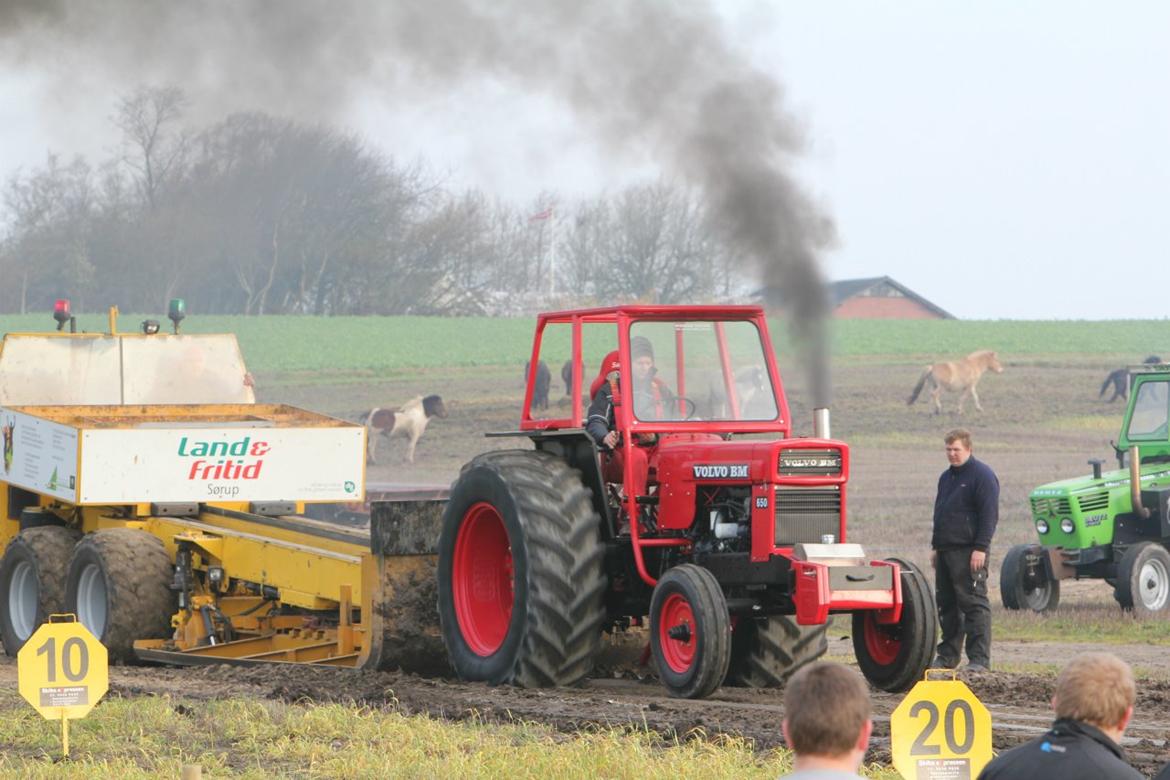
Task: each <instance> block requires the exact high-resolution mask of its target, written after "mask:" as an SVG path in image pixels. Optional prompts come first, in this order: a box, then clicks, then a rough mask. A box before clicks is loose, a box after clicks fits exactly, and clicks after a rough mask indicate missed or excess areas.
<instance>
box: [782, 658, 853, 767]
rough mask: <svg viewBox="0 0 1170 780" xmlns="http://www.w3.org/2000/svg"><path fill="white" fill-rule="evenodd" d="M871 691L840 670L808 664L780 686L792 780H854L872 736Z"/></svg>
mask: <svg viewBox="0 0 1170 780" xmlns="http://www.w3.org/2000/svg"><path fill="white" fill-rule="evenodd" d="M869 714H870V702H869V688H868V687H867V686H866V684H865V681H864V680H862V679H861V675H859V674H858V673H857V672H856V671H854V670H853V669H850V668H849V667H847V666H842V665H841V664H835V663H826V662H823V661H822V662H819V663H815V664H810V665H808V666H806V667H804V668H803V669H801V670H800V671H798V672H797V673H796V674H794V675H792V679H790V680H789V681H788V684H787V685H785V686H784V720H783V722H782V723H781V728H782V729H783V731H784V741H785V742H787V743H788V747H790V748H792V751H793V752H794V753H795V754H796V758H795V760H794V761H793V767H792V768H793V771H792V774H789V775H785V777H787V778H790V779H791V780H856V779H857V778H858V777H860V775H858V774H857V768H858V767H859V766H860V765H861V760H862V759H863V758H865V750H866V748H867V747H869V735H870V733H871V732H872V731H873V721H872V720H870V717H869Z"/></svg>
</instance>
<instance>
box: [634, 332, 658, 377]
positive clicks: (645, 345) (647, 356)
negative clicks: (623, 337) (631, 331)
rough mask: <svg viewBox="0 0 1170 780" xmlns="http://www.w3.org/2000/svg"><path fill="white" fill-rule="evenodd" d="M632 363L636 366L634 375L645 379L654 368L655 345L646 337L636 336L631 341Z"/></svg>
mask: <svg viewBox="0 0 1170 780" xmlns="http://www.w3.org/2000/svg"><path fill="white" fill-rule="evenodd" d="M630 362H631V363H633V365H634V373H635V374H636V375H637V376H638V377H640V378H644V377H646V376H647V375H648V374H649V373H650V369H652V368H654V345H653V344H651V343H650V339H648V338H646V337H645V336H634V337H633V338H632V339H630Z"/></svg>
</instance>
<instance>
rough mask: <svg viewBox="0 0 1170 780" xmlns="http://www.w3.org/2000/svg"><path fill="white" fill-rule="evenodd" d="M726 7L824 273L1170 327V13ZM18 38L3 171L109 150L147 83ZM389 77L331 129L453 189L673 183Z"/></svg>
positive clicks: (954, 5) (522, 95) (452, 90)
mask: <svg viewBox="0 0 1170 780" xmlns="http://www.w3.org/2000/svg"><path fill="white" fill-rule="evenodd" d="M22 1H23V0H0V3H9V2H22ZM536 1H537V0H533V2H536ZM342 7H344V4H342ZM619 7H620V4H619ZM651 7H652V6H651ZM716 9H717V13H718V14H719V16H720V17H721V18H722V20H723V23H724V25H725V31H724V32H723V33H722V34H724V35H726V36H727V37H728V38H729V39H730V40H731V42H732V47H733V48H734V49H735V50H736V51H738V52H741V53H742V55H743V56H744V57H746V58H747V59H749V60H750V61H751V62H752V63H753V64H754V65H756V66H757V67H759V68H760V69H762V70H764V71H766V72H767V73H769V74H772V75H773V76H774V77H775V78H776V79H777V81H778V82H779V83H780V84H781V86H782V87H783V89H784V91H785V95H786V98H785V105H786V107H787V110H788V113H789V114H790V115H792V116H793V117H795V119H796V120H797V123H798V124H799V126H800V127H802V128H803V134H804V141H805V145H806V151H805V154H804V157H803V159H802V160H801V161H800V163H799V164H798V167H797V169H796V174H797V176H798V178H799V180H800V181H802V182H803V183H804V184H805V185H806V187H807V189H808V192H809V194H810V196H811V197H812V199H813V200H814V201H816V202H818V203H819V204H821V206H822V207H823V209H824V211H825V212H827V213H828V214H829V215H830V216H831V217H832V218H833V220H834V221H835V222H836V226H837V233H838V241H837V245H836V247H835V248H833V249H831V250H829V251H827V252H826V253H824V255H823V257H822V264H823V267H824V271H825V275H826V276H827V277H828V278H830V279H847V278H857V277H869V276H882V275H889V276H892V277H893V278H895V279H896V280H898V281H899V282H901V283H902V284H903V285H905V286H907V287H909V288H910V289H912V290H914V291H915V292H918V293H919V294H921V295H923V296H924V297H926V298H928V299H930V300H931V301H933V302H934V303H936V304H937V305H939V306H941V307H942V308H944V309H946V310H948V311H950V312H951V313H953V314H955V315H957V316H959V317H962V318H977V319H985V318H986V319H997V318H1010V319H1033V318H1035V319H1053V318H1056V319H1114V318H1122V317H1137V318H1163V317H1166V316H1167V315H1168V314H1170V311H1168V308H1170V307H1168V305H1167V299H1168V297H1170V296H1168V293H1167V291H1168V290H1170V249H1168V247H1170V242H1168V241H1167V238H1166V226H1167V218H1166V212H1167V209H1168V208H1170V99H1168V98H1170V3H1159V2H1129V3H1126V2H1120V3H1110V4H1105V3H1075V2H978V3H976V2H939V1H932V2H886V3H876V2H861V1H858V2H813V1H811V0H809V1H808V2H776V3H758V2H733V1H732V0H725V1H724V2H720V3H719V4H718V5H717V6H716ZM0 11H2V9H0ZM2 16H3V13H0V17H2ZM564 35H566V36H571V35H572V32H571V31H569V32H566V33H564ZM20 43H21V44H22V45H21V46H20V47H19V48H18V49H17V48H13V45H14V41H13V39H12V38H8V39H6V40H0V47H8V51H0V54H3V55H5V56H4V57H3V61H2V65H3V68H2V69H0V127H2V128H3V130H2V131H0V132H2V134H0V139H2V141H0V176H4V177H7V176H9V175H11V174H12V173H13V172H14V171H15V170H16V169H17V168H18V167H21V166H23V167H24V168H25V169H28V168H29V167H30V166H36V165H39V164H41V163H42V162H43V160H44V158H45V154H46V153H47V152H48V151H50V150H52V151H56V152H58V153H60V154H61V155H62V156H65V157H68V156H70V155H72V154H75V153H80V154H84V155H86V156H88V157H89V158H90V159H91V160H96V159H100V158H104V157H107V156H109V154H110V153H111V152H112V150H113V148H114V146H115V144H116V142H117V137H116V135H115V134H114V132H113V131H112V130H111V128H110V125H109V121H108V117H109V116H110V114H111V112H112V106H113V104H114V102H115V100H116V99H117V96H118V95H119V94H121V93H124V92H126V91H127V90H128V89H129V88H130V87H132V86H133V84H131V83H126V82H125V81H124V79H125V73H126V72H125V70H122V71H108V70H105V69H103V68H102V67H99V66H98V64H97V63H93V67H88V66H87V63H85V62H84V55H82V56H80V57H79V56H78V55H75V56H74V57H73V61H72V62H70V61H69V58H68V57H65V58H64V61H65V62H66V63H67V64H66V65H62V64H61V62H62V59H61V58H54V59H48V58H45V57H40V56H37V55H36V54H35V53H33V54H30V53H29V52H30V45H29V43H28V41H27V40H26V41H23V42H20ZM187 43H188V44H190V41H188V42H187ZM549 43H550V45H557V43H558V42H557V41H555V40H553V41H550V42H549ZM166 48H167V47H166V46H161V47H159V49H161V50H165V49H166ZM83 51H84V50H83ZM91 56H96V55H94V54H93V53H92V52H91ZM144 56H158V51H154V52H150V53H148V54H147V55H144ZM694 56H695V57H697V58H701V57H703V56H704V53H703V52H702V51H696V52H695V55H694ZM79 58H80V59H81V60H82V61H81V62H78V61H77V60H78V59H79ZM533 67H539V64H538V63H534V64H533ZM66 69H67V71H66ZM374 73H382V71H379V69H378V68H376V67H375V68H371V75H368V76H363V74H361V73H358V74H355V77H354V85H351V88H350V89H349V90H348V91H346V92H345V93H344V94H345V98H344V100H342V101H341V104H340V105H338V106H331V107H329V108H328V110H324V111H323V112H322V114H323V115H322V116H318V117H316V118H318V119H328V120H329V121H332V122H334V123H335V124H338V125H341V126H345V127H348V128H350V129H354V130H356V131H357V132H359V133H361V134H362V135H363V136H365V137H366V138H367V139H368V140H369V142H370V143H372V144H375V145H377V146H379V147H381V148H383V149H384V150H385V151H386V152H387V153H389V154H392V155H394V156H395V157H397V158H400V159H413V158H416V157H421V158H423V159H425V160H426V161H427V162H428V163H430V164H431V165H432V166H433V167H435V168H437V169H439V170H441V171H445V172H448V174H447V175H448V177H449V181H450V182H451V184H452V185H454V186H473V187H477V188H480V189H483V190H486V191H489V192H493V193H496V194H498V195H499V196H501V197H503V198H505V199H510V200H514V201H520V202H527V201H531V200H533V199H535V198H536V196H537V195H538V194H539V193H540V192H541V191H545V190H552V191H557V192H561V193H565V194H567V195H570V196H579V195H588V194H591V193H595V192H598V191H603V190H613V189H617V188H619V187H621V186H624V185H626V184H629V183H630V182H632V181H635V180H638V179H639V178H645V177H648V176H654V175H656V173H657V172H658V170H659V168H658V164H657V162H656V161H655V159H654V155H653V152H652V150H650V151H648V150H646V149H644V148H639V149H636V150H625V151H624V153H623V150H621V149H620V146H619V147H618V148H616V149H615V147H614V146H613V144H612V141H611V143H609V144H601V143H597V142H596V140H595V139H594V138H593V137H591V134H592V132H593V130H592V127H593V125H591V124H590V123H588V122H582V121H580V120H579V117H578V116H577V115H576V114H574V112H573V111H572V109H571V108H570V106H568V105H567V104H565V103H563V102H561V101H559V100H558V99H557V98H556V97H555V96H549V95H547V94H546V95H545V96H543V97H531V96H530V95H531V94H532V91H531V90H528V89H525V88H524V87H523V86H519V85H516V84H513V83H511V82H510V81H509V80H508V78H506V77H504V76H501V75H499V74H497V75H496V76H494V77H493V78H492V79H490V80H483V79H464V80H462V81H458V82H456V83H445V84H444V85H443V87H442V88H441V89H434V88H433V85H430V87H429V88H425V89H424V88H420V87H419V86H418V85H409V84H403V83H402V82H401V80H399V81H396V82H395V83H394V85H393V86H392V87H388V86H387V84H386V81H385V78H384V73H382V76H381V77H379V76H375V75H372V74H374ZM267 77H268V78H271V77H272V76H271V74H267ZM234 78H237V79H239V80H240V81H241V82H245V81H246V80H247V79H248V74H247V73H240V74H238V75H236V76H234ZM289 78H290V79H291V78H293V77H292V76H291V75H290V76H289ZM363 78H366V79H367V80H366V81H365V82H364V83H363ZM203 84H204V87H203V88H202V89H201V87H200V85H199V84H194V85H192V84H186V85H184V84H180V85H181V86H185V87H187V89H188V91H189V92H190V95H191V98H192V101H193V104H192V113H193V115H194V117H196V118H205V119H207V120H214V119H218V118H221V117H222V116H223V114H224V113H226V111H227V110H234V109H239V108H249V107H259V108H263V109H266V110H270V111H274V112H281V111H282V110H284V109H287V110H288V111H289V113H292V114H294V115H298V116H300V117H301V118H306V113H311V112H307V111H306V108H305V104H304V103H301V104H299V105H297V106H295V107H294V106H286V105H282V104H281V103H280V101H279V100H278V101H276V103H275V104H267V105H259V106H255V105H254V101H255V100H256V97H255V95H256V94H257V92H259V93H260V94H263V93H264V90H263V88H256V89H255V90H252V91H249V90H247V89H244V90H241V95H242V96H241V97H240V98H239V100H238V101H237V102H236V103H235V104H233V103H232V101H231V100H230V99H228V98H225V95H224V93H223V89H222V85H220V84H217V82H216V81H215V80H214V79H207V78H204V80H203ZM207 85H212V86H207ZM212 91H216V94H215V95H212V94H211V92H212ZM243 95H247V96H246V97H243Z"/></svg>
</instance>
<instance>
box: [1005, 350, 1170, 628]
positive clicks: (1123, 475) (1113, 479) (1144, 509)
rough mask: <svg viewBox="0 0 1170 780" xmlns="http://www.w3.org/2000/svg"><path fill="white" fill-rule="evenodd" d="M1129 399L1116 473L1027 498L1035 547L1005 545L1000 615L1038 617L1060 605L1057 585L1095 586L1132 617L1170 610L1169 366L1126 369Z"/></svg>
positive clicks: (1096, 465)
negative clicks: (1102, 586) (1081, 582)
mask: <svg viewBox="0 0 1170 780" xmlns="http://www.w3.org/2000/svg"><path fill="white" fill-rule="evenodd" d="M1129 382H1130V390H1131V391H1130V394H1129V402H1128V406H1127V407H1126V410H1125V419H1124V420H1123V421H1122V424H1121V434H1120V437H1119V441H1118V443H1117V444H1114V445H1113V446H1114V450H1115V451H1116V455H1117V465H1118V468H1117V469H1116V470H1114V471H1106V472H1102V470H1101V466H1102V463H1103V461H1101V460H1090V461H1089V463H1090V464H1091V465H1092V467H1093V474H1092V476H1091V477H1079V478H1076V479H1066V480H1062V481H1060V482H1052V483H1049V484H1047V485H1041V486H1040V487H1038V488H1036V489H1035V490H1033V491H1032V493H1031V495H1030V496H1029V500H1030V502H1031V506H1032V521H1033V523H1034V524H1035V526H1036V533H1037V535H1038V537H1039V540H1040V541H1039V544H1020V545H1016V546H1015V547H1012V548H1011V549H1010V550H1009V551H1008V553H1007V555H1006V556H1005V557H1004V559H1003V567H1002V569H1001V571H1000V595H1001V598H1002V599H1003V605H1004V606H1005V607H1007V608H1008V609H1031V610H1035V611H1036V612H1044V611H1046V610H1050V609H1054V608H1055V607H1056V605H1057V603H1058V602H1059V601H1060V581H1061V580H1064V579H1069V578H1073V579H1103V580H1105V582H1107V583H1109V584H1110V585H1112V586H1113V596H1114V598H1116V599H1117V603H1118V604H1120V605H1121V608H1122V609H1126V610H1132V611H1133V612H1134V613H1135V614H1138V615H1153V614H1158V613H1162V612H1165V611H1166V610H1167V608H1168V607H1170V552H1168V551H1167V545H1168V544H1170V429H1168V425H1167V424H1168V421H1170V365H1166V364H1160V365H1142V366H1138V367H1133V368H1131V369H1130V370H1129Z"/></svg>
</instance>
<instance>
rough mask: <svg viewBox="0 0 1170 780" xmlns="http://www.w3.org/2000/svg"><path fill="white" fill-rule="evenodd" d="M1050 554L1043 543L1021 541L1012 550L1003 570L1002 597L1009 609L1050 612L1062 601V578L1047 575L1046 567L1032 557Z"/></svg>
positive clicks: (1000, 581)
mask: <svg viewBox="0 0 1170 780" xmlns="http://www.w3.org/2000/svg"><path fill="white" fill-rule="evenodd" d="M1037 554H1039V555H1047V554H1048V553H1047V552H1046V551H1045V550H1044V548H1043V547H1040V546H1038V545H1034V544H1017V545H1015V546H1014V547H1012V548H1011V549H1010V550H1008V552H1007V555H1005V556H1004V558H1003V566H1002V567H1000V570H999V597H1000V600H1002V601H1003V605H1004V607H1006V608H1007V609H1030V610H1032V611H1033V612H1047V611H1048V610H1050V609H1056V605H1057V604H1059V603H1060V580H1050V579H1048V578H1047V577H1046V576H1044V570H1043V568H1042V567H1040V566H1038V565H1036V563H1035V562H1033V563H1031V564H1029V561H1028V558H1029V557H1030V556H1034V555H1037Z"/></svg>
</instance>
